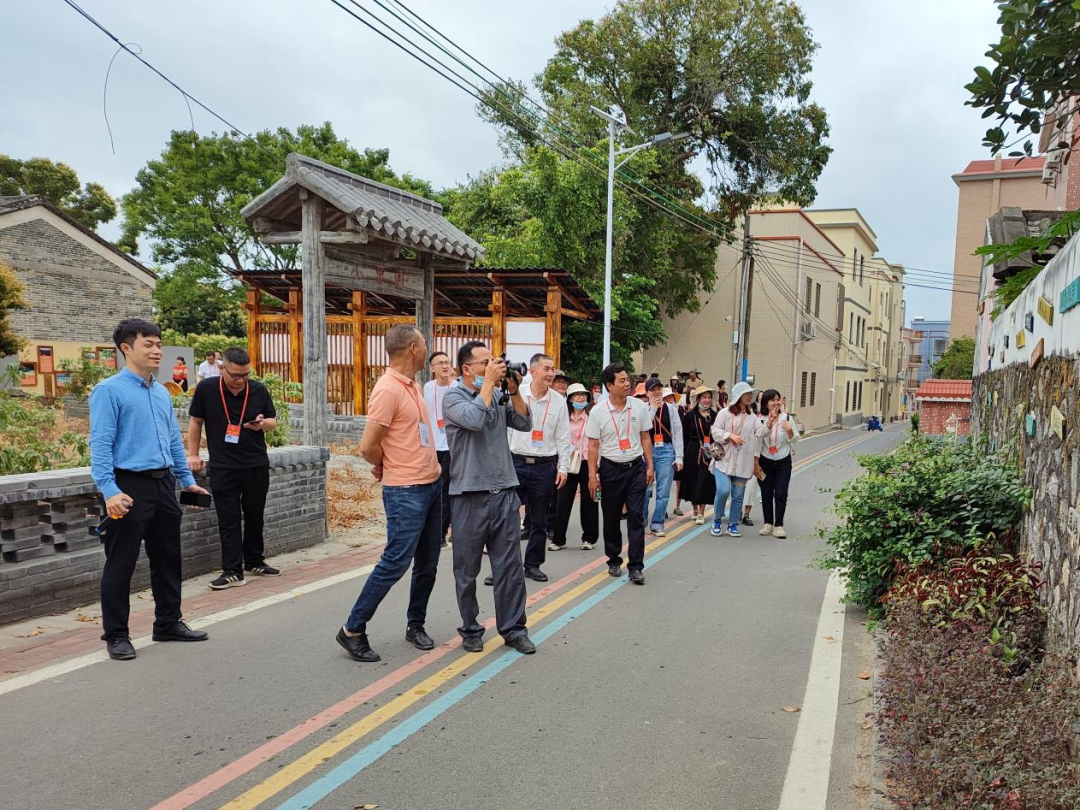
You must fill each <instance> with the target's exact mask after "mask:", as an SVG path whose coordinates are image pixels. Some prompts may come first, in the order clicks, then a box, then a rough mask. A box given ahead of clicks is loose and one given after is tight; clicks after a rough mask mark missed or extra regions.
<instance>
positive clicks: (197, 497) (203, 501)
mask: <svg viewBox="0 0 1080 810" xmlns="http://www.w3.org/2000/svg"><path fill="white" fill-rule="evenodd" d="M212 502H213V496H211V495H203V494H202V493H201V492H188V491H187V490H186V489H185V490H184V491H183V492H181V493H180V505H181V506H199V507H202V508H203V509H208V508H209V507H210V504H211V503H212Z"/></svg>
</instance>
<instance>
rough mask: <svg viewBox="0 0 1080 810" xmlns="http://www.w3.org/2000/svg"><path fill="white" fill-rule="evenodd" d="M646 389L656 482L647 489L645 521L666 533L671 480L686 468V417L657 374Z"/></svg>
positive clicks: (655, 529) (660, 531) (657, 533)
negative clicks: (668, 397)
mask: <svg viewBox="0 0 1080 810" xmlns="http://www.w3.org/2000/svg"><path fill="white" fill-rule="evenodd" d="M645 392H646V393H647V394H648V395H649V413H650V414H651V415H652V425H651V427H650V429H649V435H650V437H651V439H652V456H653V466H654V468H655V469H656V485H655V487H652V486H650V487H649V489H648V491H647V492H646V493H645V522H646V523H647V524H649V528H651V529H652V533H653V534H654V535H656V536H657V537H663V536H664V535H665V534H666V532H665V531H664V520H665V518H666V517H667V505H668V499H669V498H670V497H671V483H672V481H674V480H675V471H676V470H681V469H682V468H683V435H682V419H680V418H679V409H678V408H676V407H675V406H674V405H669V404H668V403H666V402H664V399H663V393H664V384H663V383H662V382H660V380H659V379H658V378H657V377H652V378H650V379H649V381H648V382H647V383H645ZM653 489H655V490H656V508H655V509H654V510H653V514H652V520H651V521H650V520H649V504H650V502H651V501H652V495H653Z"/></svg>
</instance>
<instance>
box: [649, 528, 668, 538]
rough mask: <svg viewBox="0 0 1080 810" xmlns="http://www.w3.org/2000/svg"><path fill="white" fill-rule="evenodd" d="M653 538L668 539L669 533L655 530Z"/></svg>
mask: <svg viewBox="0 0 1080 810" xmlns="http://www.w3.org/2000/svg"><path fill="white" fill-rule="evenodd" d="M652 533H653V537H667V532H665V531H664V530H663V529H653V532H652Z"/></svg>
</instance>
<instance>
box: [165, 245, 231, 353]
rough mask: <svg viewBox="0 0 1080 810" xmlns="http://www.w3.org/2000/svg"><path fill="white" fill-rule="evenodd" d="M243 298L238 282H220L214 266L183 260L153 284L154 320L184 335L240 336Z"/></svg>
mask: <svg viewBox="0 0 1080 810" xmlns="http://www.w3.org/2000/svg"><path fill="white" fill-rule="evenodd" d="M243 300H244V290H243V288H242V287H241V286H240V285H238V284H228V285H226V284H222V283H221V280H220V276H219V274H218V273H217V272H215V271H214V270H212V269H208V268H206V267H205V266H203V265H201V264H199V263H196V262H191V263H189V262H183V263H181V264H178V265H177V266H176V267H175V268H173V269H172V270H170V271H168V272H167V273H165V274H163V275H162V276H161V278H159V279H158V282H157V284H156V285H155V287H154V309H155V311H156V313H157V317H156V319H155V320H156V322H157V324H158V326H160V327H161V328H162V329H173V330H175V331H177V332H179V333H181V334H185V335H187V334H199V335H230V336H233V337H243V336H244V334H245V332H246V324H245V323H244V319H243V313H242V309H241V308H242V305H243Z"/></svg>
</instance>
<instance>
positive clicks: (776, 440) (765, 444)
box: [758, 413, 799, 461]
mask: <svg viewBox="0 0 1080 810" xmlns="http://www.w3.org/2000/svg"><path fill="white" fill-rule="evenodd" d="M758 419H760V420H761V426H762V428H764V430H765V435H764V436H763V437H762V438H761V446H760V449H761V457H762V458H767V459H770V460H772V461H780V460H781V459H784V458H787V457H788V456H790V455H791V450H792V447H791V446H792V445H793V444H795V442H797V441H798V440H799V426H798V425H796V424H795V420H794V419H792V418H791V417H790V416H789V415H788V414H786V413H782V414H780V418H779V419H777V420H776V424H775V425H773V426H772V429H769V428H768V427H766V422H767V421H768V420H767V418H766V417H763V416H759V417H758ZM784 422H790V423H791V438H788V435H787V431H786V430H784V425H783V423H784ZM774 447H775V448H776V450H775V451H773V449H772V448H774Z"/></svg>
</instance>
